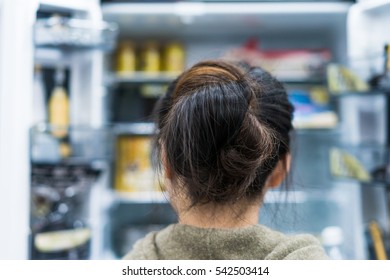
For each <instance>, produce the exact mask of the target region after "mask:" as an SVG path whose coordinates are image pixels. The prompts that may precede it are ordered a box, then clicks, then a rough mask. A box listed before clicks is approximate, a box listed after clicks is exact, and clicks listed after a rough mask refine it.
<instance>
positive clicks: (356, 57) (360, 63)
mask: <svg viewBox="0 0 390 280" xmlns="http://www.w3.org/2000/svg"><path fill="white" fill-rule="evenodd" d="M389 15H390V0H370V1H367V0H361V1H358V3H357V4H355V5H352V7H351V9H350V11H349V13H348V21H347V42H348V43H347V44H348V47H347V52H348V58H349V61H350V66H351V67H352V68H353V69H356V70H358V71H359V74H360V75H361V77H362V78H369V77H370V75H372V74H374V73H376V72H378V71H379V72H381V71H383V47H384V45H385V44H386V43H389V42H390V32H389V27H390V16H389Z"/></svg>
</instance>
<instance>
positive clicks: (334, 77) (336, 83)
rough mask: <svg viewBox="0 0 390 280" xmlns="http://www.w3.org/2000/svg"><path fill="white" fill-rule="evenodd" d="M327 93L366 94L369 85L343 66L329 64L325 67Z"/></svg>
mask: <svg viewBox="0 0 390 280" xmlns="http://www.w3.org/2000/svg"><path fill="white" fill-rule="evenodd" d="M327 81H328V88H329V91H330V92H331V93H333V94H342V93H348V92H366V91H368V90H369V85H368V84H367V83H366V82H365V81H363V80H362V79H360V78H359V77H358V76H357V75H356V74H355V73H354V72H353V71H352V70H350V69H348V68H347V67H345V66H342V65H337V64H334V63H332V64H329V65H328V67H327Z"/></svg>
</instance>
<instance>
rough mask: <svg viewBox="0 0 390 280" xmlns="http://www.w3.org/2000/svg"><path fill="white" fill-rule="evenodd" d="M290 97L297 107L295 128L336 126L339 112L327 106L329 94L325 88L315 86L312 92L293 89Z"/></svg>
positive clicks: (294, 121) (294, 119) (294, 120)
mask: <svg viewBox="0 0 390 280" xmlns="http://www.w3.org/2000/svg"><path fill="white" fill-rule="evenodd" d="M289 99H290V101H291V103H292V104H293V105H294V108H295V110H294V118H293V125H294V128H296V129H301V128H304V129H306V128H310V129H325V128H334V127H336V125H337V123H338V117H337V114H336V113H335V112H334V111H332V110H331V109H330V108H329V107H328V106H327V103H326V102H327V100H326V99H327V94H326V92H324V90H323V89H320V88H317V87H315V88H313V89H312V90H311V91H310V92H306V91H302V90H291V91H290V92H289Z"/></svg>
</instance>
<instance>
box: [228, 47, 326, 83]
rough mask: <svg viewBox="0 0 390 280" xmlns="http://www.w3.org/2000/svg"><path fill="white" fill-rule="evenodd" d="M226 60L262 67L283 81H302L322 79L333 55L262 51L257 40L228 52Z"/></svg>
mask: <svg viewBox="0 0 390 280" xmlns="http://www.w3.org/2000/svg"><path fill="white" fill-rule="evenodd" d="M224 58H225V59H230V60H238V61H244V62H247V63H248V64H250V65H252V66H260V67H262V68H264V69H265V70H267V71H270V72H271V73H272V74H273V75H275V76H276V77H278V78H279V79H282V80H283V79H285V80H300V79H310V78H313V77H316V78H322V77H323V76H324V74H325V65H326V64H327V63H328V62H329V61H330V59H331V53H330V51H329V50H327V49H286V50H262V49H260V48H259V47H258V42H257V40H256V39H251V40H249V41H247V42H246V43H245V45H244V46H242V47H239V48H234V49H231V50H228V51H227V52H226V53H225V54H224Z"/></svg>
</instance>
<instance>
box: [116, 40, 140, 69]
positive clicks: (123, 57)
mask: <svg viewBox="0 0 390 280" xmlns="http://www.w3.org/2000/svg"><path fill="white" fill-rule="evenodd" d="M136 65H137V64H136V51H135V45H134V43H133V42H132V41H130V40H124V41H122V42H120V44H119V47H118V49H117V53H116V72H117V73H118V74H121V75H126V74H131V73H134V72H135V71H136Z"/></svg>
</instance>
